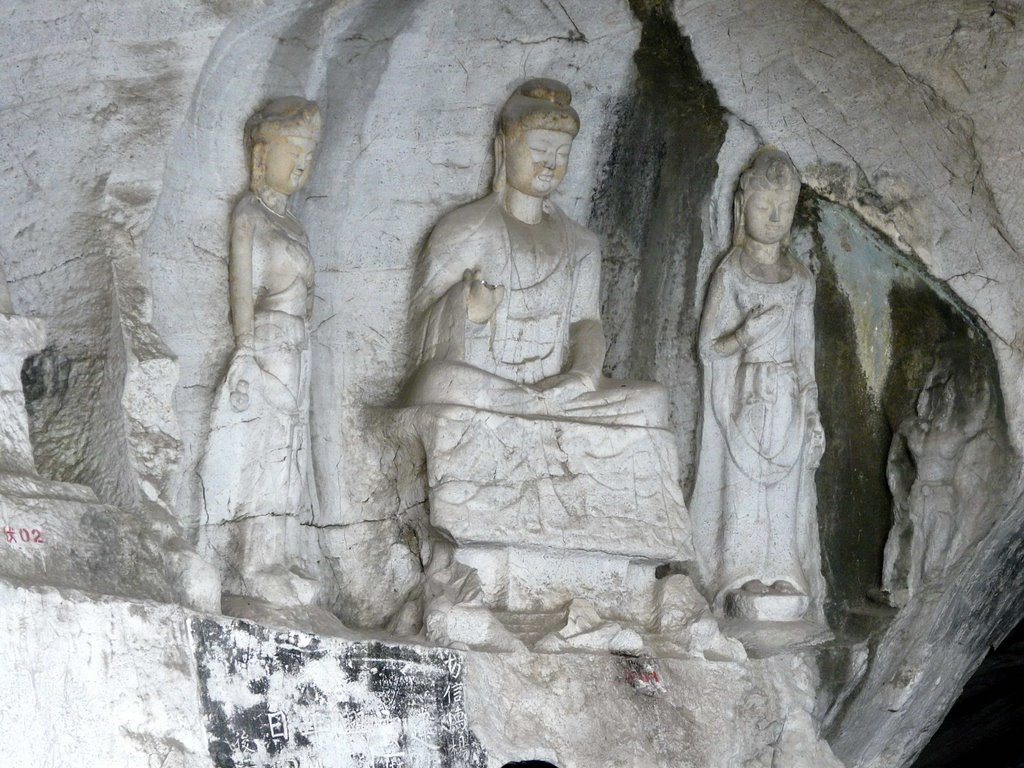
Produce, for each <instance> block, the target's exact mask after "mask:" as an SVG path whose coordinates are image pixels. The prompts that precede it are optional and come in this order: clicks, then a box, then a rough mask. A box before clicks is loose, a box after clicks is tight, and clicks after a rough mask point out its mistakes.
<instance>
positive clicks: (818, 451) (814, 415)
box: [805, 408, 825, 467]
mask: <svg viewBox="0 0 1024 768" xmlns="http://www.w3.org/2000/svg"><path fill="white" fill-rule="evenodd" d="M805 439H806V441H807V442H806V445H807V459H808V461H809V463H810V465H811V466H812V467H816V466H818V464H819V463H820V462H821V457H822V456H823V455H825V430H824V429H822V427H821V417H820V416H819V415H818V409H817V408H812V409H811V410H809V411H808V413H807V423H806V438H805Z"/></svg>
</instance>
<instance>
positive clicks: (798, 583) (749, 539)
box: [689, 147, 825, 621]
mask: <svg viewBox="0 0 1024 768" xmlns="http://www.w3.org/2000/svg"><path fill="white" fill-rule="evenodd" d="M799 192H800V176H799V173H798V171H797V169H796V167H795V166H794V165H793V162H792V161H791V160H790V159H789V157H788V156H787V155H786V154H785V153H784V152H781V151H779V150H778V149H775V148H773V147H764V148H762V149H761V150H759V151H758V152H757V153H756V154H755V155H754V157H753V159H752V160H751V163H750V165H749V166H748V168H747V169H746V170H745V171H744V172H743V174H742V175H741V177H740V187H739V190H738V191H737V193H736V199H735V206H734V217H735V220H734V224H735V228H734V237H733V247H732V249H731V250H730V251H729V253H728V254H726V256H725V258H724V259H723V260H722V262H721V264H720V265H719V266H718V268H717V269H716V270H715V272H714V275H713V276H712V279H711V285H710V287H709V289H708V294H707V300H706V302H705V304H704V312H703V316H702V318H701V328H700V339H699V352H700V359H701V362H702V363H703V372H704V407H703V427H702V434H701V445H700V456H699V463H698V470H697V480H696V485H695V488H694V493H693V497H692V499H691V500H690V505H689V508H690V514H691V517H692V520H693V526H694V528H693V530H694V543H695V545H696V549H697V554H698V558H699V559H700V561H701V566H702V571H703V577H704V580H705V584H706V587H707V588H708V590H709V592H710V594H711V596H712V598H713V602H714V604H715V607H716V608H717V609H718V610H720V611H724V612H725V613H726V614H728V615H731V616H735V617H740V618H748V619H756V620H771V621H790V620H796V619H799V618H801V617H802V616H803V615H804V613H805V612H806V611H807V609H808V607H809V605H811V604H812V601H813V604H814V605H815V606H816V610H817V611H820V608H821V602H822V599H823V597H824V594H823V591H824V588H823V583H822V582H823V580H822V577H821V570H820V568H821V566H820V552H819V545H818V530H817V515H816V498H815V489H814V472H815V469H816V468H817V466H818V463H819V461H820V460H821V456H822V453H823V451H824V446H825V440H824V434H823V432H822V429H821V423H820V421H819V418H818V404H817V396H818V388H817V384H816V383H815V378H814V318H813V306H814V277H813V275H812V274H811V272H810V271H809V270H808V269H807V267H806V266H804V265H803V264H801V263H800V262H799V261H797V260H796V259H795V258H794V257H793V255H792V254H791V253H790V252H789V249H788V247H787V246H788V242H789V231H790V227H791V226H792V223H793V213H794V210H795V208H796V204H797V197H798V195H799Z"/></svg>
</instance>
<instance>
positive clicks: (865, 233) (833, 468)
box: [794, 190, 1004, 634]
mask: <svg viewBox="0 0 1024 768" xmlns="http://www.w3.org/2000/svg"><path fill="white" fill-rule="evenodd" d="M794 247H795V248H796V249H797V250H798V252H800V253H801V255H802V256H803V257H804V258H805V259H806V260H807V261H808V262H809V263H811V264H812V265H814V267H815V271H816V285H817V298H816V303H815V333H816V346H815V357H816V364H815V368H816V375H817V380H818V389H819V408H820V410H821V418H822V424H823V426H824V428H825V434H826V439H827V445H826V450H825V455H824V457H823V459H822V463H821V467H820V468H819V469H818V473H817V477H816V482H817V494H818V523H819V530H820V533H821V547H822V561H823V562H822V569H823V571H824V575H825V579H826V581H827V583H828V589H829V597H830V604H829V609H828V616H829V621H830V623H831V624H832V626H833V627H834V628H835V629H836V630H837V631H839V632H849V633H853V634H860V633H861V632H863V631H864V630H867V629H870V625H871V622H870V621H869V622H867V625H864V623H863V622H862V621H860V619H858V616H857V614H858V609H859V608H862V607H864V606H865V603H866V595H867V592H868V591H869V590H871V589H873V588H876V587H877V586H878V585H879V583H880V578H881V572H882V553H883V548H884V546H885V542H886V538H887V537H888V534H889V530H890V528H891V525H892V511H891V507H892V495H891V493H890V490H889V487H888V484H887V480H886V465H887V458H888V453H889V448H890V444H891V442H892V435H893V431H894V429H895V428H896V427H897V426H898V425H899V423H900V422H901V421H902V420H903V419H904V418H906V417H907V416H908V415H910V414H911V413H912V412H913V410H914V407H915V403H916V401H917V398H918V395H919V393H920V392H921V390H922V388H923V387H924V386H925V381H926V378H927V376H928V372H929V371H930V370H932V369H933V368H934V367H935V366H936V365H937V364H938V363H940V362H941V361H947V362H948V363H949V364H950V365H951V366H953V367H954V368H956V369H960V370H969V371H971V372H972V373H971V376H973V377H980V378H982V379H986V380H987V382H988V383H987V385H986V386H988V387H989V389H990V390H991V391H993V392H996V393H998V386H997V385H996V382H997V379H996V367H995V359H994V356H993V354H992V350H991V347H990V345H989V343H988V340H987V338H986V336H985V334H984V332H983V331H982V330H981V327H980V325H979V324H978V321H977V320H976V318H974V316H973V315H972V314H971V313H970V312H969V311H968V310H967V309H966V308H965V307H964V306H963V305H962V303H961V302H960V301H959V300H958V299H957V298H956V297H955V296H954V295H953V294H952V293H951V292H950V291H949V290H948V289H947V288H946V287H945V286H944V285H942V284H941V283H940V282H939V281H937V280H935V279H934V278H933V277H931V276H930V275H929V274H928V273H927V271H926V270H925V269H924V267H923V265H921V264H919V263H917V262H916V261H914V260H913V259H911V258H909V257H907V256H906V255H904V254H903V253H901V252H900V251H899V250H898V249H897V248H896V247H895V246H894V245H893V244H892V243H890V242H889V241H888V240H887V239H886V238H885V237H884V236H882V235H880V234H878V233H877V232H875V231H874V230H873V229H871V228H870V227H869V226H868V225H867V224H865V223H864V222H863V221H861V220H860V219H859V218H858V217H857V216H856V215H855V214H853V213H852V212H851V211H849V210H848V209H846V208H844V207H842V206H839V205H837V204H835V203H831V202H829V201H827V200H824V199H822V198H820V197H818V196H816V195H814V194H813V193H811V192H808V191H806V190H805V192H804V194H803V196H802V199H801V205H800V209H799V211H798V216H797V222H796V226H795V227H794ZM979 386H980V385H979ZM997 397H998V396H997ZM996 407H997V408H999V409H1000V413H1001V404H999V403H997V404H996ZM996 421H998V423H999V424H1000V425H1002V424H1003V423H1004V422H1003V420H1002V418H1001V416H1000V418H999V419H997V420H996Z"/></svg>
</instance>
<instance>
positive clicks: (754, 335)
mask: <svg viewBox="0 0 1024 768" xmlns="http://www.w3.org/2000/svg"><path fill="white" fill-rule="evenodd" d="M785 316H786V313H785V312H784V311H783V309H782V307H780V306H778V305H777V304H773V305H771V306H768V307H755V308H754V309H752V310H750V314H748V315H747V318H746V320H744V321H743V325H741V326H740V327H739V328H738V329H737V330H736V339H737V341H739V342H740V344H741V345H743V346H744V347H749V346H751V345H753V344H755V343H757V341H758V340H760V339H762V338H764V337H765V336H767V335H768V334H770V333H771V332H772V331H774V330H775V327H776V326H777V325H778V324H779V323H781V322H782V321H783V319H784V318H785Z"/></svg>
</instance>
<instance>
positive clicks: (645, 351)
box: [588, 0, 726, 487]
mask: <svg viewBox="0 0 1024 768" xmlns="http://www.w3.org/2000/svg"><path fill="white" fill-rule="evenodd" d="M631 7H632V9H633V12H634V14H635V15H636V17H637V18H638V19H639V20H640V22H641V23H642V28H641V38H640V46H639V48H638V49H637V52H636V54H635V56H634V62H635V65H636V72H637V77H636V81H635V84H634V87H633V89H632V92H631V93H630V94H629V95H628V96H627V97H626V98H625V99H624V100H623V101H622V102H621V103H620V104H618V105H617V107H616V109H615V112H614V120H615V123H614V127H613V129H612V136H611V141H610V148H609V152H608V156H607V160H606V162H605V164H604V167H603V170H602V172H601V176H600V179H599V182H598V185H597V188H596V190H595V192H594V195H593V199H592V210H591V215H590V220H589V222H588V224H589V226H590V227H591V228H593V229H594V230H595V231H597V232H598V233H599V234H601V235H602V236H603V238H604V241H605V242H604V253H603V257H602V267H601V313H602V319H603V321H604V327H605V334H606V336H607V341H608V347H609V348H608V356H607V358H606V361H605V373H606V374H607V375H609V376H612V377H615V378H633V379H645V380H649V381H660V382H662V383H663V384H665V385H666V386H667V387H668V389H669V401H670V409H671V421H672V424H673V427H674V428H675V430H676V432H677V436H678V441H679V442H680V444H681V445H692V444H693V443H694V442H695V430H696V422H697V412H698V407H697V405H698V402H697V397H696V393H697V390H696V384H695V382H696V381H697V380H698V372H697V357H696V331H697V325H698V322H699V320H700V317H699V314H698V311H697V310H696V308H695V304H696V302H695V297H696V293H697V291H698V290H699V289H700V287H699V286H698V285H697V268H698V266H699V262H700V255H701V250H702V248H703V243H704V239H703V237H704V236H703V229H702V224H701V218H702V212H703V208H704V206H705V203H706V200H707V198H708V195H709V194H710V192H711V190H712V187H713V185H714V182H715V178H716V176H717V173H718V164H717V157H718V152H719V150H720V148H721V146H722V143H723V142H724V140H725V132H726V123H725V111H724V109H723V108H722V106H721V104H719V102H718V98H717V95H716V93H715V90H714V88H713V87H712V86H711V84H710V83H708V82H707V81H706V80H704V78H703V77H702V75H701V72H700V67H699V65H698V64H697V60H696V58H695V57H694V55H693V51H692V49H691V46H690V41H689V39H688V38H686V37H685V36H684V35H683V34H682V32H681V30H680V29H679V27H678V25H677V24H676V22H675V20H674V19H673V17H672V14H671V12H670V11H669V10H668V9H667V8H666V5H665V4H664V3H645V2H641V1H640V0H634V1H633V2H631ZM681 469H682V473H683V478H684V485H685V486H687V487H688V485H689V483H690V481H691V479H692V473H693V467H692V466H689V464H687V465H686V466H683V467H681Z"/></svg>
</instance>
